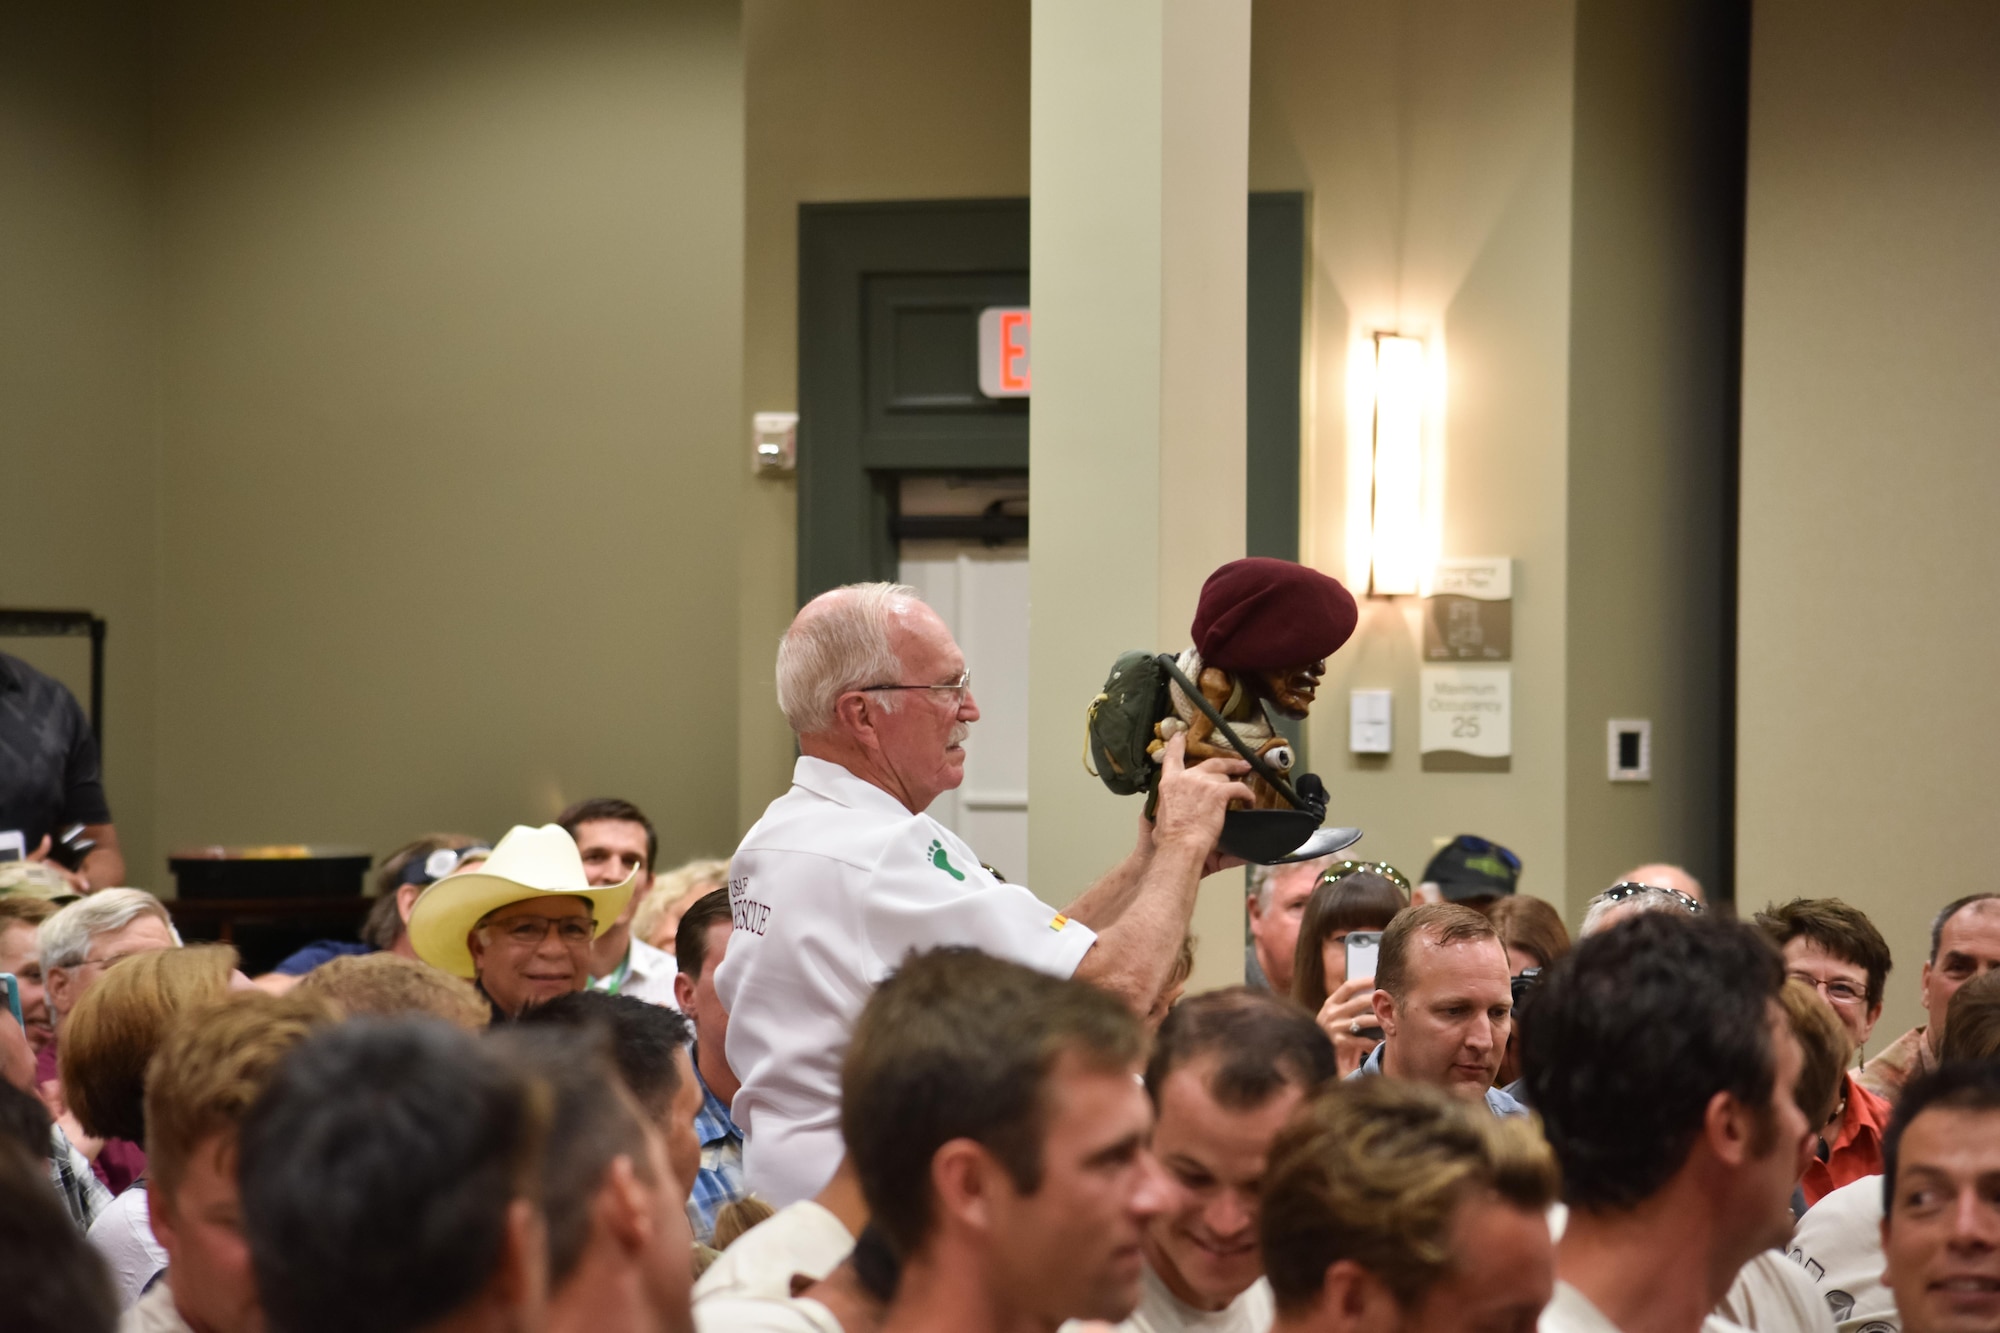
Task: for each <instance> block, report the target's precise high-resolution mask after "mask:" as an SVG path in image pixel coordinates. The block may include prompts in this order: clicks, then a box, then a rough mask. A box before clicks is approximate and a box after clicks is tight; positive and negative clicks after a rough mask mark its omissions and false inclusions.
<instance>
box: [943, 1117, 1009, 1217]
mask: <svg viewBox="0 0 2000 1333" xmlns="http://www.w3.org/2000/svg"><path fill="white" fill-rule="evenodd" d="M1000 1174H1001V1173H1000V1171H999V1164H998V1163H997V1162H995V1161H994V1160H993V1158H992V1157H991V1156H989V1155H988V1154H987V1151H986V1149H984V1148H982V1147H980V1146H979V1145H978V1144H977V1143H974V1142H973V1141H972V1140H971V1139H953V1140H951V1141H950V1142H949V1143H946V1144H945V1145H944V1146H943V1147H941V1148H939V1149H938V1150H937V1152H936V1153H934V1154H932V1156H931V1191H932V1193H934V1194H935V1195H936V1196H937V1203H938V1216H939V1220H940V1221H943V1220H945V1219H951V1220H953V1221H956V1222H958V1223H959V1224H960V1225H963V1226H966V1227H970V1228H971V1229H972V1230H974V1231H979V1232H984V1231H987V1230H988V1229H990V1228H991V1226H992V1225H993V1198H992V1194H993V1190H994V1188H995V1187H996V1186H997V1184H998V1177H999V1175H1000Z"/></svg>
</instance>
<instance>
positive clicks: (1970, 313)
mask: <svg viewBox="0 0 2000 1333" xmlns="http://www.w3.org/2000/svg"><path fill="white" fill-rule="evenodd" d="M1996 68H2000V11H1996V10H1995V9H1994V8H1993V7H1992V6H1991V5H1984V4H1978V3H1972V2H1971V0H1966V2H1964V3H1955V4H1942V3H1940V4H1926V5H1920V6H1897V7H1888V8H1884V7H1881V6H1876V5H1868V4H1861V3H1839V4H1835V5H1831V6H1829V5H1826V4H1805V3H1800V2H1799V0H1771V2H1770V3H1764V4H1760V5H1759V6H1758V9H1757V24H1756V31H1755V43H1754V48H1753V66H1752V83H1751V89H1752V92H1751V107H1750V175H1749V219H1748V228H1747V245H1746V257H1745V292H1744V355H1743V548H1742V638H1741V654H1740V659H1739V661H1740V670H1741V682H1742V686H1741V688H1742V693H1741V717H1742V721H1741V724H1740V727H1739V731H1738V737H1739V744H1740V747H1741V768H1740V793H1739V801H1738V813H1739V817H1740V821H1741V822H1740V830H1741V831H1740V835H1739V841H1738V860H1737V866H1738V874H1739V877H1740V880H1741V883H1742V885H1743V897H1744V901H1745V902H1746V903H1748V902H1760V901H1762V900H1764V899H1766V898H1784V897H1789V896H1791V895H1794V894H1801V893H1803V894H1825V893H1838V894H1840V895H1841V896H1843V897H1846V898H1848V899H1849V900H1850V901H1852V902H1854V903H1855V904H1856V905H1858V906H1860V907H1862V908H1864V909H1865V910H1866V911H1868V912H1869V913H1870V914H1871V915H1872V916H1873V917H1874V918H1875V920H1876V922H1877V923H1878V924H1879V925H1880V926H1881V927H1882V929H1883V932H1884V934H1885V935H1887V937H1888V940H1889V945H1890V947H1891V949H1892V950H1893V951H1894V953H1895V957H1896V961H1897V967H1896V973H1895V975H1894V976H1893V977H1892V978H1891V979H1890V983H1889V1008H1888V1013H1887V1015H1886V1016H1885V1017H1884V1019H1883V1021H1882V1026H1881V1028H1880V1029H1879V1030H1878V1032H1879V1036H1878V1040H1877V1041H1876V1042H1875V1043H1874V1045H1875V1046H1877V1047H1879V1046H1880V1045H1881V1044H1882V1041H1883V1040H1886V1039H1888V1038H1891V1037H1893V1036H1894V1035H1895V1034H1896V1033H1897V1032H1898V1031H1900V1030H1902V1029H1903V1028H1904V1027H1905V1026H1907V1025H1909V1024H1910V1023H1913V1022H1916V1021H1919V1013H1918V1009H1917V1005H1916V1001H1915V995H1916V988H1917V972H1918V969H1919V966H1920V964H1921V963H1922V961H1923V957H1924V954H1925V952H1926V949H1927V946H1928V941H1927V938H1926V934H1925V927H1926V925H1927V922H1928V919H1929V917H1930V915H1931V914H1932V913H1933V912H1934V911H1935V910H1936V909H1937V907H1938V906H1940V905H1941V904H1942V903H1943V902H1945V901H1946V900H1948V899H1950V898H1952V897H1955V896H1957V895H1959V894H1964V893H1971V892H1975V891H1983V890H1987V889H1990V888H1992V887H1993V876H1992V873H1991V870H1990V863H1991V861H1992V856H1991V834H1992V829H1993V827H1994V818H1993V813H1992V790H1993V781H1992V772H1993V763H1992V759H1991V756H1992V754H1993V752H1994V751H1995V749H1996V748H2000V717H1996V714H1995V712H1994V710H1992V709H1991V708H1989V707H1985V706H1983V705H1982V704H1980V703H1979V701H1978V699H1977V697H1976V689H1974V687H1975V686H1976V685H1977V682H1978V681H1979V680H1981V679H1984V678H1985V677H1987V676H1988V675H1989V674H1990V673H1991V667H1992V663H1993V661H1994V659H1995V656H1996V654H2000V531H1997V530H1996V528H1995V525H1994V522H1993V513H1992V510H1993V497H1994V496H1995V495H1996V494H2000V450H1996V449H1995V448H1994V440H1993V436H1994V422H1995V421H1996V420H2000V377H1996V376H1995V375H1994V373H1993V367H1992V348H1993V345H1994V342H1995V338H1996V333H2000V315H1996V312H2000V253H1996V251H1995V249H1994V245H1993V237H1994V235H1995V231H1996V226H1997V225H2000V81H1996V80H1995V79H1994V77H1993V71H1994V70H1995V69H1996ZM1968 691H1970V692H1968Z"/></svg>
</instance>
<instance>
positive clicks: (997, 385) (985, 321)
mask: <svg viewBox="0 0 2000 1333" xmlns="http://www.w3.org/2000/svg"><path fill="white" fill-rule="evenodd" d="M959 327H960V328H964V327H965V326H964V325H962V324H961V325H960V326H959ZM1028 332H1029V320H1028V307H1026V306H1023V305H996V306H988V307H987V308H986V309H984V310H982V311H980V312H979V391H980V392H981V393H983V394H985V395H986V396H987V397H988V398H1026V397H1027V396H1028V386H1029V381H1030V380H1031V378H1032V376H1031V375H1030V374H1029V369H1028Z"/></svg>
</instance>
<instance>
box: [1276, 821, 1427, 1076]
mask: <svg viewBox="0 0 2000 1333" xmlns="http://www.w3.org/2000/svg"><path fill="white" fill-rule="evenodd" d="M1409 904H1410V881H1409V880H1408V879H1406V878H1404V876H1403V873H1402V872H1401V871H1399V870H1397V869H1396V868H1395V867H1394V866H1391V865H1386V864H1384V863H1382V862H1380V861H1338V862H1335V863H1334V864H1333V865H1331V866H1329V867H1327V869H1326V870H1325V871H1324V872H1323V873H1322V874H1321V875H1320V879H1319V884H1318V885H1317V886H1316V887H1315V888H1314V889H1313V892H1312V897H1310V898H1308V899H1307V900H1306V910H1305V915H1304V917H1303V918H1302V919H1301V920H1300V922H1299V945H1298V953H1297V955H1296V956H1295V961H1294V964H1293V968H1292V999H1293V1000H1295V1001H1296V1002H1298V1003H1299V1004H1301V1005H1304V1006H1305V1007H1306V1009H1307V1010H1308V1011H1309V1012H1311V1013H1312V1014H1314V1015H1316V1017H1317V1020H1318V1022H1319V1025H1320V1028H1321V1029H1322V1030H1323V1031H1324V1032H1325V1033H1326V1034H1327V1036H1329V1037H1331V1038H1332V1039H1333V1050H1334V1054H1335V1055H1336V1056H1337V1057H1338V1058H1339V1061H1340V1073H1341V1077H1343V1078H1345V1077H1346V1076H1347V1075H1348V1074H1351V1073H1353V1072H1354V1071H1355V1070H1357V1069H1359V1068H1360V1067H1361V1063H1362V1061H1364V1060H1366V1059H1367V1058H1368V1053H1369V1052H1370V1051H1372V1050H1374V1049H1375V1043H1376V1042H1378V1041H1380V1040H1381V1039H1382V1035H1381V1031H1380V1030H1379V1029H1378V1028H1376V1027H1375V1025H1374V1024H1375V1011H1374V1008H1373V1006H1372V1004H1371V1000H1372V997H1373V996H1374V994H1375V978H1374V977H1373V976H1365V977H1349V976H1348V975H1347V937H1348V936H1349V935H1351V934H1353V933H1354V932H1355V931H1357V930H1370V931H1382V930H1386V929H1388V926H1389V922H1390V921H1392V920H1394V919H1395V916H1396V913H1398V912H1400V911H1402V910H1403V909H1404V908H1405V907H1407V906H1409Z"/></svg>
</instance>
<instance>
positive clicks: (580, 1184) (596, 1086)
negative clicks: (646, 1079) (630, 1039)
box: [487, 1023, 653, 1290]
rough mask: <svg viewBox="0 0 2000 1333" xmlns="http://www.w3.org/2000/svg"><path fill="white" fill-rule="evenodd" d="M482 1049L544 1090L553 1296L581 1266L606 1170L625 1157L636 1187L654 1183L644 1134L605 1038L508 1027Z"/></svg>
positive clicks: (545, 1211)
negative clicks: (644, 1182) (547, 1112)
mask: <svg viewBox="0 0 2000 1333" xmlns="http://www.w3.org/2000/svg"><path fill="white" fill-rule="evenodd" d="M487 1042H488V1045H489V1047H490V1048H491V1049H492V1050H494V1051H495V1052H497V1053H498V1054H499V1056H500V1058H501V1059H503V1060H505V1061H507V1063H508V1064H510V1065H512V1066H513V1067H515V1068H516V1069H518V1070H519V1071H520V1072H521V1073H522V1074H524V1075H525V1076H527V1077H529V1078H533V1079H538V1080H540V1081H541V1082H542V1083H543V1084H545V1085H546V1086H547V1087H548V1089H549V1093H550V1116H549V1142H548V1147H547V1149H546V1150H545V1151H544V1152H543V1153H542V1217H543V1218H544V1220H545V1221H546V1222H547V1223H548V1233H549V1287H550V1289H551V1290H554V1289H555V1288H556V1287H558V1286H560V1285H561V1284H562V1283H563V1281H564V1280H565V1279H567V1278H568V1277H569V1275H570V1274H571V1273H573V1272H575V1271H576V1266H577V1264H578V1263H579V1262H581V1261H582V1259H583V1251H584V1248H585V1247H586V1246H587V1245H588V1244H589V1243H590V1224H591V1214H592V1211H593V1209H594V1207H595V1205H596V1202H597V1196H598V1194H599V1192H600V1191H601V1190H602V1189H603V1188H604V1175H605V1172H607V1171H609V1170H610V1169H611V1164H612V1163H613V1162H614V1161H616V1160H617V1159H618V1158H620V1157H624V1158H626V1159H627V1160H629V1161H630V1162H631V1163H632V1170H633V1172H634V1173H635V1174H636V1175H638V1177H639V1178H640V1179H642V1180H647V1181H650V1180H652V1179H653V1165H652V1160H651V1158H650V1157H648V1155H647V1152H646V1127H645V1125H644V1124H643V1123H641V1121H640V1119H639V1108H638V1105H637V1103H636V1102H635V1101H634V1100H633V1098H632V1097H631V1096H630V1095H628V1094H627V1093H626V1092H625V1090H624V1088H623V1086H622V1085H621V1083H620V1080H619V1077H618V1071H617V1070H616V1069H615V1068H613V1066H612V1064H611V1054H610V1049H609V1048H610V1038H609V1035H608V1032H607V1031H606V1030H604V1029H598V1030H595V1031H589V1032H583V1033H574V1032H565V1031H563V1030H561V1029H559V1028H555V1027H544V1028H533V1027H523V1026H521V1025H520V1024H518V1023H515V1024H510V1025H509V1026H507V1027H505V1028H497V1029H495V1030H494V1031H493V1032H492V1033H491V1035H490V1036H489V1037H488V1038H487Z"/></svg>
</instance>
